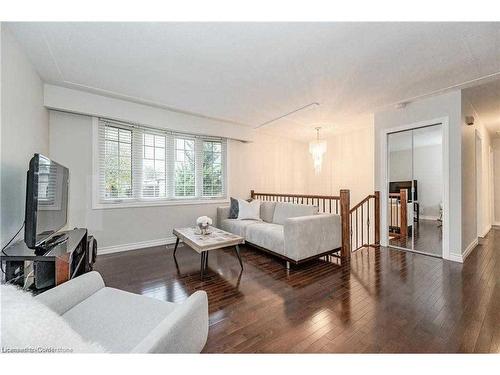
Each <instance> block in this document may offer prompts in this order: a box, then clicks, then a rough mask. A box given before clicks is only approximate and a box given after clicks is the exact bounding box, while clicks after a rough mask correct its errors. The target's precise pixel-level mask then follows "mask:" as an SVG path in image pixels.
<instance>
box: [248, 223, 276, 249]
mask: <svg viewBox="0 0 500 375" xmlns="http://www.w3.org/2000/svg"><path fill="white" fill-rule="evenodd" d="M246 241H248V242H250V243H253V244H254V245H257V246H260V247H263V248H264V249H267V250H271V251H274V252H275V253H278V254H281V255H283V254H284V253H285V241H284V235H283V225H279V224H272V223H258V224H254V225H251V226H249V227H248V228H247V234H246Z"/></svg>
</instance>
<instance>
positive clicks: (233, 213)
mask: <svg viewBox="0 0 500 375" xmlns="http://www.w3.org/2000/svg"><path fill="white" fill-rule="evenodd" d="M238 212H239V210H238V199H234V198H233V197H231V206H229V217H228V219H237V218H238Z"/></svg>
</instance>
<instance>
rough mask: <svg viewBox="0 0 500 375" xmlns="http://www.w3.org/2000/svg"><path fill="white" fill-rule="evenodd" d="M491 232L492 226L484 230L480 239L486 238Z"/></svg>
mask: <svg viewBox="0 0 500 375" xmlns="http://www.w3.org/2000/svg"><path fill="white" fill-rule="evenodd" d="M490 230H491V225H488V226H487V227H486V228H485V229H483V233H481V235H480V236H479V237H481V238H484V237H486V235H487V234H488V232H489V231H490Z"/></svg>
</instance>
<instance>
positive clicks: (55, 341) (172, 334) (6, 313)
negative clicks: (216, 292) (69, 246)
mask: <svg viewBox="0 0 500 375" xmlns="http://www.w3.org/2000/svg"><path fill="white" fill-rule="evenodd" d="M9 288H10V289H9ZM1 298H2V307H1V314H0V315H1V316H2V330H1V331H2V332H1V335H0V337H1V341H2V345H3V346H4V347H10V348H16V347H17V348H25V347H35V348H36V347H57V348H67V349H69V350H71V351H73V352H108V353H199V352H201V350H202V349H203V347H204V345H205V343H206V340H207V336H208V301H207V294H206V293H205V292H203V291H197V292H195V293H193V294H192V295H191V296H190V297H189V298H188V299H187V300H186V301H184V302H182V303H171V302H165V301H160V300H157V299H154V298H150V297H145V296H141V295H137V294H133V293H129V292H125V291H123V290H118V289H114V288H109V287H106V286H105V285H104V282H103V279H102V277H101V275H100V274H99V273H97V272H95V271H94V272H89V273H86V274H84V275H81V276H78V277H76V278H74V279H72V280H70V281H68V282H66V283H64V284H61V285H59V286H57V287H55V288H53V289H50V290H48V291H46V292H44V293H41V294H40V295H38V296H36V297H35V298H33V297H31V296H29V295H28V294H27V293H23V292H21V291H18V290H14V287H12V286H2V295H1Z"/></svg>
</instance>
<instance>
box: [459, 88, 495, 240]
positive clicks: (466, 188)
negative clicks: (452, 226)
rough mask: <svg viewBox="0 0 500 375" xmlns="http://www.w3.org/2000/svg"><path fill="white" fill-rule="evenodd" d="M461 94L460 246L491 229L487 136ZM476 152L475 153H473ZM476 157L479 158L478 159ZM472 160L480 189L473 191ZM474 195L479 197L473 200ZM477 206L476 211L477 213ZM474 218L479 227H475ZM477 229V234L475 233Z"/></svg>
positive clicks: (474, 179)
mask: <svg viewBox="0 0 500 375" xmlns="http://www.w3.org/2000/svg"><path fill="white" fill-rule="evenodd" d="M465 93H466V91H464V92H463V94H462V177H463V179H462V189H463V191H462V194H463V196H462V215H463V220H462V235H463V241H464V246H465V247H464V249H466V248H467V245H470V244H471V243H474V242H475V241H476V240H477V238H478V237H482V236H484V235H485V234H486V233H487V232H488V231H489V229H490V228H491V224H492V218H491V209H490V207H491V206H492V205H493V202H492V200H491V194H490V186H491V181H490V155H489V150H490V147H491V137H490V134H489V132H488V130H487V129H486V127H485V126H484V124H483V123H482V122H481V119H480V117H479V116H478V115H477V113H476V112H475V110H474V108H473V107H472V106H471V105H470V103H469V102H468V100H467V95H466V94H465ZM465 116H474V125H472V126H471V125H467V124H466V123H465ZM476 133H477V134H478V136H479V138H480V139H481V146H482V149H481V150H476ZM476 151H477V153H476ZM478 159H479V160H478ZM476 163H480V165H481V171H482V173H481V176H479V178H480V180H481V184H480V186H481V191H476V185H477V184H476V178H477V175H476ZM476 196H477V198H478V199H479V200H480V203H479V205H478V202H476ZM478 206H479V207H480V208H479V212H478ZM478 221H479V223H480V225H479V226H480V227H481V228H478ZM478 232H479V233H478Z"/></svg>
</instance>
